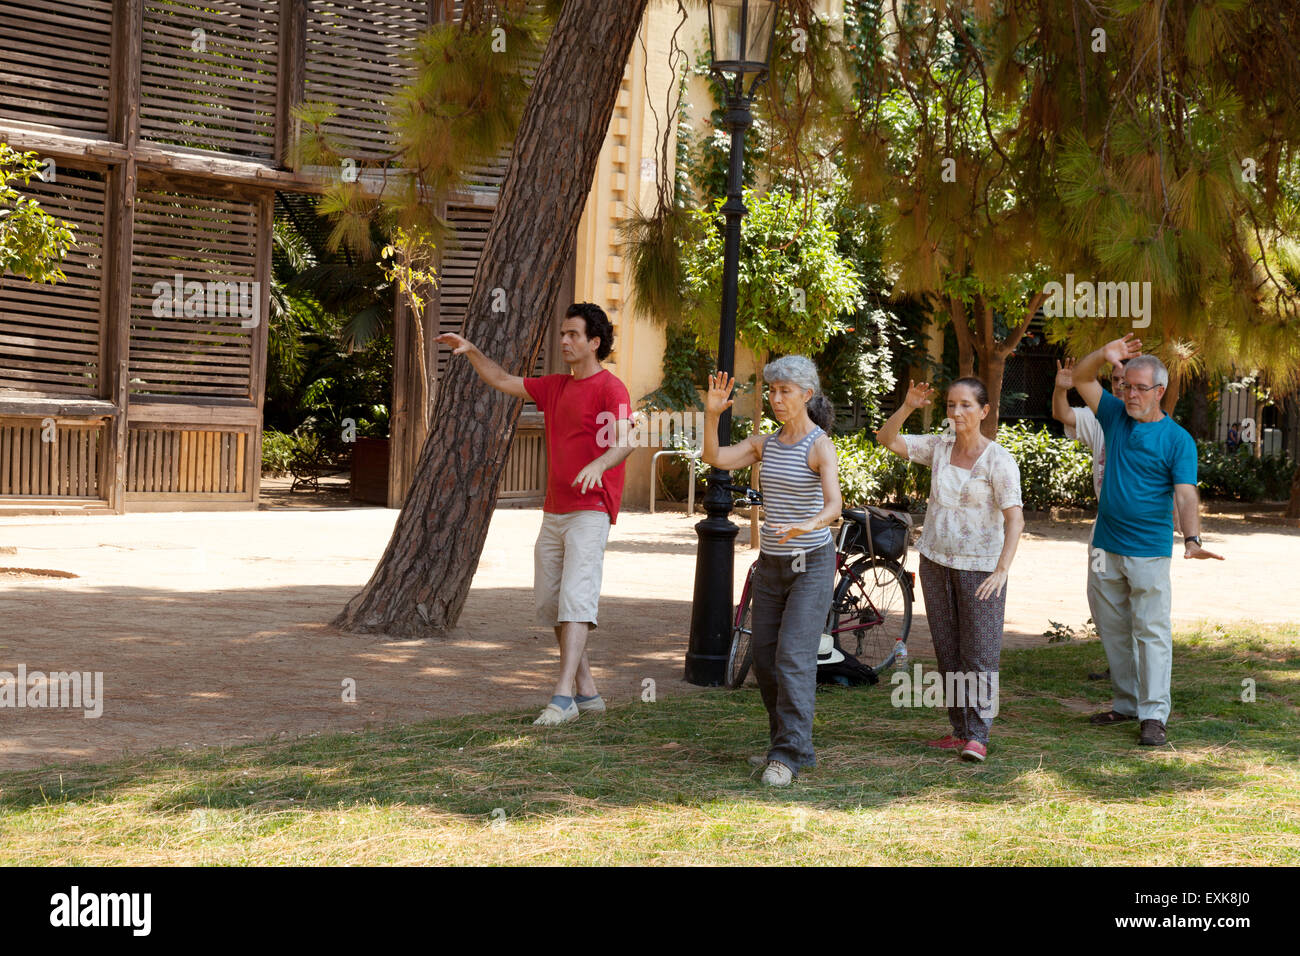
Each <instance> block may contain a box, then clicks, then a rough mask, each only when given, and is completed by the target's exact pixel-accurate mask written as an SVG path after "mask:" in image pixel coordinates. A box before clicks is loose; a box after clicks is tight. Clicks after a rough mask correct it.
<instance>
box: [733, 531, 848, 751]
mask: <svg viewBox="0 0 1300 956" xmlns="http://www.w3.org/2000/svg"><path fill="white" fill-rule="evenodd" d="M798 565H799V562H797V561H796V560H795V557H794V556H793V555H791V556H787V555H777V554H764V553H762V552H760V553H759V556H758V564H757V567H755V569H754V580H753V589H754V596H753V631H754V634H753V649H754V677H755V679H756V680H757V681H758V689H759V692H760V693H761V694H762V695H763V706H764V707H766V708H767V720H768V733H769V736H770V738H771V749H769V750H768V753H767V759H768V760H779V761H780V762H781V763H783V764H785V765H786V766H787V767H789V768H790V769H791V770H794V771H798V770H799V769H800V768H801V767H812V766H816V763H817V759H816V756H815V755H814V754H813V745H812V724H813V700H814V698H815V696H816V694H817V648H818V645H819V644H820V643H821V637H822V632H823V631H824V630H825V629H826V619H827V617H828V616H829V614H830V610H831V597H832V590H833V588H834V580H835V545H834V544H833V543H827V544H824V545H822V546H821V547H820V548H815V549H814V550H812V551H807V552H805V553H804V555H803V560H802V570H796V568H797V567H798Z"/></svg>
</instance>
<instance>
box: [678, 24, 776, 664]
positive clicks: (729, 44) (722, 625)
mask: <svg viewBox="0 0 1300 956" xmlns="http://www.w3.org/2000/svg"><path fill="white" fill-rule="evenodd" d="M776 11H777V0H709V52H710V55H711V57H712V64H713V71H714V72H715V73H717V74H719V75H720V77H721V79H722V81H723V85H724V87H725V89H726V102H725V103H724V104H723V105H724V108H725V112H724V114H723V117H724V122H725V123H726V127H727V129H728V130H730V132H731V166H730V170H729V173H728V176H727V201H726V202H725V203H724V204H723V206H722V214H723V215H724V216H725V217H726V220H727V231H726V238H725V242H724V244H723V257H722V322H721V328H720V329H719V332H718V368H719V370H721V371H723V372H726V373H727V374H728V375H731V374H733V373H734V372H735V361H736V283H737V277H738V275H739V273H740V220H741V217H742V216H744V215H745V204H744V202H743V201H742V199H741V191H742V189H743V181H742V176H741V169H742V161H743V158H744V154H745V133H746V131H747V130H748V129H749V127H750V126H752V125H753V122H754V117H753V114H752V113H751V112H750V105H751V104H752V103H753V96H754V89H755V88H756V87H757V86H758V84H759V83H760V82H761V81H762V80H763V78H764V77H765V76H766V75H767V70H768V57H769V56H770V55H771V50H772V34H773V31H774V30H775V29H776ZM746 76H748V77H750V82H749V86H748V88H746V86H745V78H746ZM718 433H719V435H720V438H721V441H722V443H724V444H726V443H729V442H730V439H731V410H730V409H728V410H727V411H725V412H723V413H722V418H721V421H720V422H719V424H718ZM730 483H731V473H730V472H727V471H721V470H720V469H717V468H714V469H713V471H712V473H711V474H710V475H709V490H708V493H707V494H706V495H705V496H704V511H705V513H706V514H707V515H708V517H707V518H705V519H704V520H703V521H701V522H700V523H699V524H697V525H696V526H695V531H696V534H698V535H699V544H698V546H697V550H696V558H695V596H694V600H693V603H692V606H691V643H690V647H689V648H688V650H687V651H686V680H687V681H689V682H690V683H692V684H701V685H704V686H707V687H713V686H717V685H719V684H721V683H722V682H723V679H724V677H725V675H726V670H727V649H728V647H729V646H730V643H731V627H732V621H731V612H732V606H731V593H732V582H733V574H734V557H735V555H734V552H733V543H734V541H735V538H736V534H737V533H738V532H739V530H740V529H739V528H737V527H736V526H735V525H734V524H732V522H731V520H730V518H729V517H728V515H730V514H731V495H732V492H731V488H730Z"/></svg>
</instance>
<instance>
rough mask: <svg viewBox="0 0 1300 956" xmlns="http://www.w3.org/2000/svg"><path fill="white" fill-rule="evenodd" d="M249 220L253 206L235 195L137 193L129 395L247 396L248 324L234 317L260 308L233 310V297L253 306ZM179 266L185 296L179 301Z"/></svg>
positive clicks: (253, 243) (252, 221) (253, 238)
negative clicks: (228, 196) (224, 196)
mask: <svg viewBox="0 0 1300 956" xmlns="http://www.w3.org/2000/svg"><path fill="white" fill-rule="evenodd" d="M256 221H257V213H256V207H255V206H254V204H253V203H251V202H248V201H246V200H242V199H216V198H202V197H199V196H191V195H184V194H181V193H171V192H148V191H143V190H142V191H141V192H139V193H137V195H136V209H135V242H134V246H133V249H132V257H131V261H132V269H131V272H132V275H131V283H132V284H131V358H130V363H131V364H130V369H131V392H132V394H149V395H183V396H188V397H199V396H203V397H208V398H242V399H249V400H251V399H252V395H251V385H250V378H251V369H252V361H253V350H252V342H253V332H254V327H253V326H251V325H250V326H248V327H244V325H243V323H244V322H250V323H251V322H254V321H256V322H264V321H266V317H265V316H262V315H256V316H254V317H249V318H246V319H245V318H242V315H241V313H240V312H239V311H237V309H236V308H235V307H234V303H238V304H240V305H242V306H245V307H248V308H249V310H250V311H251V310H255V309H256V308H257V307H258V306H257V305H253V303H258V304H259V305H260V295H259V293H258V291H257V290H258V286H257V284H256V282H255V280H256V278H257V275H256V264H257V263H256V259H257V230H256ZM178 275H179V276H180V277H181V282H182V284H183V286H184V290H185V295H186V298H185V299H184V301H183V302H182V303H181V306H182V307H181V308H180V309H177V308H176V305H177V303H176V302H175V298H174V292H173V290H174V288H175V285H176V282H177V279H176V277H177V276H178ZM191 283H199V284H200V287H201V291H200V287H195V286H192V285H191ZM164 286H165V288H164ZM232 293H233V294H232ZM168 312H170V313H171V314H167V313H168ZM160 313H161V314H160ZM178 313H179V314H178Z"/></svg>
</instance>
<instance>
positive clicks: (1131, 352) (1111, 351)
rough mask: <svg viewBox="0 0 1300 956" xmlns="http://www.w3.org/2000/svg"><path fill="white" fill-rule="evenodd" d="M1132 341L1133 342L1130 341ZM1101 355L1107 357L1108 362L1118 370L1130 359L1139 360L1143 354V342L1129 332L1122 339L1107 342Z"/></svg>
mask: <svg viewBox="0 0 1300 956" xmlns="http://www.w3.org/2000/svg"><path fill="white" fill-rule="evenodd" d="M1130 339H1132V341H1129V340H1130ZM1101 354H1102V355H1103V356H1105V358H1106V361H1107V362H1109V363H1110V364H1111V365H1113V366H1115V367H1116V368H1118V367H1119V366H1120V365H1122V364H1124V363H1125V362H1127V361H1128V360H1129V359H1133V358H1137V357H1138V356H1139V355H1141V354H1142V340H1141V339H1134V338H1133V333H1132V332H1129V333H1128V334H1127V335H1125V336H1124V337H1123V338H1122V339H1115V340H1114V341H1113V342H1107V343H1106V345H1105V347H1104V348H1102V350H1101Z"/></svg>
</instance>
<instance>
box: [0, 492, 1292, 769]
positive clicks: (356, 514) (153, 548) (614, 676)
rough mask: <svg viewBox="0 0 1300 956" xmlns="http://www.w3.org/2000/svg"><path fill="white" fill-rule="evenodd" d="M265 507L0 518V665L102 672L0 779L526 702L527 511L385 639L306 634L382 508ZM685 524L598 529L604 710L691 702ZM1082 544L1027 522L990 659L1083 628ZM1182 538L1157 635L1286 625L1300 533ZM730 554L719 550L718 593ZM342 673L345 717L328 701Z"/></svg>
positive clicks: (2, 726)
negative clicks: (647, 700)
mask: <svg viewBox="0 0 1300 956" xmlns="http://www.w3.org/2000/svg"><path fill="white" fill-rule="evenodd" d="M301 500H308V499H305V498H303V499H301ZM315 500H321V499H315ZM272 508H273V510H264V511H259V512H248V513H237V514H166V515H127V516H105V517H94V518H80V517H31V518H5V519H0V568H6V569H10V570H6V571H0V671H8V672H11V673H14V672H16V671H17V669H18V666H19V665H20V664H23V665H26V667H27V669H28V671H29V672H30V671H45V672H49V671H55V670H67V671H90V672H94V671H102V672H103V675H104V676H103V680H104V692H103V693H104V704H103V715H102V716H101V717H99V718H98V719H86V718H84V717H83V716H82V714H81V712H80V711H69V710H53V709H27V708H24V709H8V708H5V709H0V768H20V767H34V766H39V765H42V764H47V763H69V762H80V761H85V760H102V759H105V758H109V757H112V756H114V755H117V754H120V753H122V752H124V751H130V752H141V751H147V750H150V749H153V748H157V747H164V746H167V747H173V746H174V747H196V746H204V745H214V744H221V743H237V742H244V741H249V740H255V739H263V738H266V737H270V736H275V735H280V736H286V735H298V734H306V733H313V732H318V731H328V730H355V729H360V728H362V727H365V726H379V725H384V724H392V723H401V722H410V721H417V720H421V719H427V718H431V717H440V716H448V715H453V714H463V713H472V712H479V711H495V710H503V709H531V708H534V707H540V706H541V705H542V704H544V703H545V701H546V699H547V697H548V696H549V683H550V681H551V680H552V679H553V674H554V666H555V661H556V657H557V655H556V651H555V646H554V638H553V637H552V635H551V633H550V632H549V631H548V630H546V629H543V628H539V627H537V626H535V625H534V624H533V599H532V544H533V540H534V538H535V537H536V533H537V529H538V526H539V524H540V521H541V512H540V511H539V510H536V509H531V510H500V511H498V512H497V513H496V515H495V517H494V519H493V521H492V526H491V532H490V534H489V536H488V540H487V544H486V548H485V550H484V553H483V558H482V561H481V562H480V564H479V568H478V572H477V575H476V578H475V583H474V589H473V592H472V594H471V596H470V598H469V601H468V603H467V604H466V607H465V612H464V615H463V617H462V619H461V622H460V626H459V627H458V628H457V630H456V631H455V633H454V634H453V636H452V638H451V639H450V640H444V641H435V640H423V641H386V640H383V639H379V640H376V639H375V638H374V637H364V636H363V637H358V636H352V635H347V634H342V633H339V632H337V631H335V630H333V629H332V628H331V627H330V626H329V623H328V622H329V621H330V620H331V619H332V618H333V616H334V615H335V614H336V613H337V611H338V610H339V609H340V608H341V607H342V606H343V604H344V603H345V602H346V601H347V599H348V598H349V597H351V595H352V594H354V593H355V592H356V591H357V590H358V589H359V588H360V587H361V586H362V585H363V584H364V583H365V581H366V580H367V578H368V577H369V575H370V572H371V570H372V569H373V567H374V565H375V562H376V560H377V559H378V557H379V556H380V554H381V553H382V551H383V548H384V546H385V544H386V543H387V541H388V537H389V534H390V532H391V529H392V526H393V521H394V519H395V517H396V512H395V511H389V510H386V509H380V508H341V509H337V510H306V509H303V508H301V507H296V508H283V507H279V508H277V507H276V506H275V505H273V506H272ZM697 520H699V518H698V516H697V517H696V518H695V519H693V520H692V519H688V518H687V517H686V516H685V515H684V514H683V513H681V512H680V511H679V512H676V513H673V512H668V513H663V512H661V513H660V514H658V515H653V516H652V515H649V514H647V513H644V512H642V513H637V512H630V513H628V512H625V513H624V514H623V515H622V516H621V517H620V519H619V522H618V524H617V525H615V527H614V530H613V533H612V534H611V536H610V542H609V549H608V552H607V556H606V562H605V579H604V588H603V598H602V603H601V627H600V629H599V631H598V632H597V635H596V637H595V639H594V643H593V648H592V656H593V666H594V668H595V672H596V677H597V681H598V683H599V684H600V686H601V689H602V691H603V692H604V694H605V696H606V698H607V699H609V700H611V701H615V702H617V701H629V700H633V699H636V698H637V697H639V696H640V691H641V686H642V680H643V679H644V678H647V677H649V678H653V679H654V680H655V681H656V690H657V692H658V693H659V694H672V693H681V692H684V691H687V690H695V688H692V687H690V686H689V685H687V684H685V683H684V682H683V681H682V680H681V675H682V662H683V655H684V652H685V649H686V644H687V639H688V633H689V627H690V601H691V589H692V587H693V581H694V560H695V534H694V531H693V525H694V521H697ZM745 524H746V526H747V522H746V523H745ZM1087 531H1088V525H1087V523H1085V522H1075V523H1065V522H1049V521H1032V522H1031V523H1030V527H1029V530H1028V532H1027V533H1026V535H1025V539H1024V541H1023V543H1022V544H1021V547H1020V553H1019V556H1018V558H1017V560H1016V564H1015V567H1014V569H1013V573H1012V578H1011V584H1010V588H1011V589H1010V592H1009V593H1010V598H1009V602H1008V608H1007V612H1008V619H1007V643H1008V644H1009V645H1017V646H1024V645H1033V644H1041V643H1043V641H1044V638H1043V637H1042V634H1043V631H1044V630H1045V629H1046V628H1047V625H1048V620H1049V619H1053V620H1057V621H1061V622H1064V623H1066V624H1070V625H1073V626H1076V627H1078V626H1079V625H1081V624H1082V623H1083V622H1084V621H1085V620H1086V619H1087V617H1088V610H1087V605H1086V602H1085V599H1084V580H1085V572H1086V545H1085V542H1086V540H1087ZM741 534H742V537H741V540H742V541H743V540H745V538H746V537H747V530H742V533H741ZM1204 537H1205V539H1206V543H1207V545H1208V546H1209V547H1210V548H1211V549H1215V550H1220V551H1222V552H1223V553H1225V554H1226V555H1227V556H1228V559H1229V560H1227V561H1225V562H1210V561H1205V562H1198V561H1183V560H1182V559H1181V557H1180V558H1179V559H1178V560H1177V561H1176V562H1175V565H1174V571H1173V582H1174V611H1175V618H1176V620H1177V621H1181V622H1192V621H1196V620H1200V619H1205V618H1210V619H1216V620H1222V621H1224V622H1232V621H1241V620H1253V621H1295V620H1300V587H1297V584H1296V582H1297V579H1298V578H1300V575H1298V574H1297V570H1298V569H1300V531H1295V530H1288V529H1282V528H1273V527H1268V526H1260V525H1250V524H1245V523H1243V522H1241V521H1240V520H1236V519H1233V518H1230V517H1223V518H1218V519H1210V520H1208V521H1207V522H1206V532H1205V535H1204ZM752 555H753V552H750V551H749V549H748V548H747V547H741V548H739V549H738V552H737V569H738V574H737V590H739V582H740V573H739V572H740V571H742V570H743V569H744V568H746V567H747V566H748V564H749V562H750V560H751V559H752ZM915 562H916V555H915V552H914V551H913V552H911V556H910V558H909V566H910V567H912V568H913V569H915ZM12 569H37V570H43V571H53V572H63V573H65V574H71V575H75V577H54V576H48V575H44V574H32V573H24V572H17V573H15V572H14V571H13V570H12ZM912 633H913V636H912V639H911V641H910V643H911V645H912V647H913V648H914V652H915V653H919V654H921V655H923V656H925V655H928V654H930V647H929V634H928V630H927V628H926V625H925V616H924V608H923V606H922V605H921V604H920V601H919V588H918V607H917V613H916V618H915V624H914V627H913V632H912ZM1100 661H1101V658H1100V655H1099V656H1098V662H1099V665H1100ZM349 678H350V679H352V680H354V681H355V682H356V697H357V699H356V702H355V703H345V702H344V701H343V699H342V697H343V694H342V689H341V688H342V685H343V682H344V681H345V679H349Z"/></svg>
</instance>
